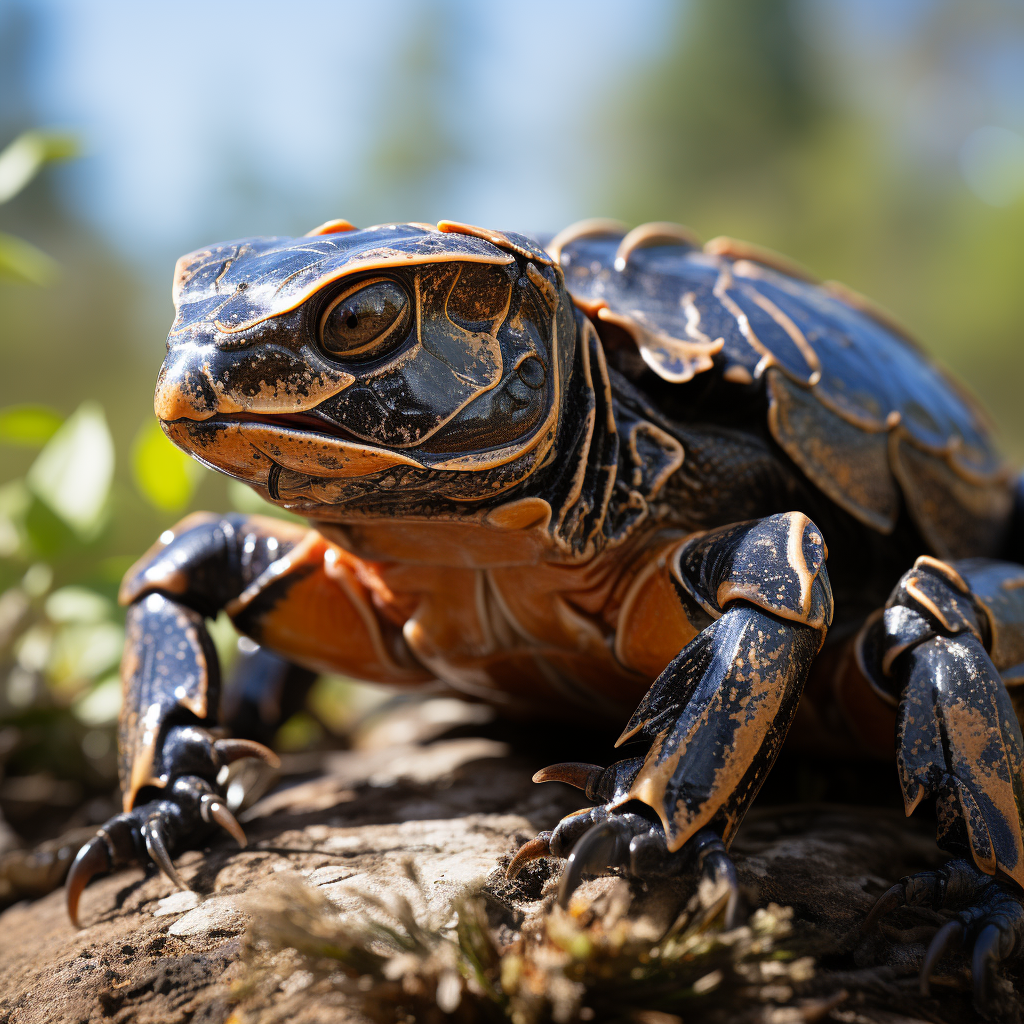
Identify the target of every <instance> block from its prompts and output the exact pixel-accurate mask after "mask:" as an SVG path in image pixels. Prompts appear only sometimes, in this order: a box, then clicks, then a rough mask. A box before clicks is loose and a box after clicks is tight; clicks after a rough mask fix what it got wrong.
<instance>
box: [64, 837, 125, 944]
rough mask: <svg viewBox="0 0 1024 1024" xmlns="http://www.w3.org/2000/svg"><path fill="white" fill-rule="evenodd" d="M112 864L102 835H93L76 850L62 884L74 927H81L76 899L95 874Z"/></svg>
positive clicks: (105, 869) (69, 915) (105, 870)
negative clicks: (65, 880) (65, 879)
mask: <svg viewBox="0 0 1024 1024" xmlns="http://www.w3.org/2000/svg"><path fill="white" fill-rule="evenodd" d="M112 864H113V858H112V857H111V856H110V848H109V846H108V845H107V841H106V839H104V838H103V836H102V835H99V836H93V838H92V839H90V840H89V842H87V843H86V844H85V846H83V847H82V848H81V849H80V850H79V851H78V856H77V857H75V860H74V863H73V864H72V865H71V869H70V870H69V871H68V878H67V882H66V883H65V885H64V895H65V898H66V900H67V908H68V917H70V918H71V923H72V924H73V925H74V926H75V927H76V928H80V927H81V925H79V923H78V901H79V900H80V899H81V897H82V892H83V890H84V889H85V887H86V886H87V885H88V884H89V883H90V882H91V881H92V880H93V879H94V878H95V877H96V876H97V875H102V874H105V873H106V872H107V871H109V870H110V868H111V866H112Z"/></svg>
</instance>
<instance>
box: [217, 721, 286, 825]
mask: <svg viewBox="0 0 1024 1024" xmlns="http://www.w3.org/2000/svg"><path fill="white" fill-rule="evenodd" d="M213 750H214V753H215V754H216V756H217V760H218V761H220V763H221V764H231V762H232V761H237V760H239V759H240V758H243V757H258V758H259V759H260V760H261V761H263V762H264V763H265V764H268V765H270V767H271V768H280V767H281V758H279V757H278V756H277V754H275V753H274V752H273V751H272V750H271V749H270V747H265V746H264V745H263V744H262V743H257V742H256V741H255V740H244V739H236V738H234V737H229V738H227V739H223V740H215V741H214V744H213ZM243 845H244V844H243Z"/></svg>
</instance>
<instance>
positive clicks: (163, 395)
mask: <svg viewBox="0 0 1024 1024" xmlns="http://www.w3.org/2000/svg"><path fill="white" fill-rule="evenodd" d="M217 406H218V400H217V395H216V394H215V393H214V390H213V387H212V386H211V384H210V381H209V378H208V377H207V376H206V374H205V373H203V372H202V371H201V370H196V369H194V368H191V367H181V366H180V364H179V365H176V366H175V365H172V366H171V367H168V366H167V364H166V363H165V364H164V367H163V369H161V371H160V376H159V378H158V379H157V382H156V394H155V395H154V397H153V408H154V410H155V412H156V414H157V416H158V417H159V418H160V419H161V420H164V421H165V422H172V421H174V420H205V419H209V418H210V417H211V416H213V415H215V414H216V413H217V412H220V411H226V410H219V409H218V408H217Z"/></svg>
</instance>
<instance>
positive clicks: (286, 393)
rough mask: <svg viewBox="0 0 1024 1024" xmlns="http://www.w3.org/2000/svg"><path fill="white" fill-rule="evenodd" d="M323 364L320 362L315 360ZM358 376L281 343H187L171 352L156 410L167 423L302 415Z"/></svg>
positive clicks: (160, 382) (159, 385)
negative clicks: (241, 346)
mask: <svg viewBox="0 0 1024 1024" xmlns="http://www.w3.org/2000/svg"><path fill="white" fill-rule="evenodd" d="M316 362H322V361H318V360H317V361H316ZM354 379H355V378H354V377H353V376H352V374H350V373H346V372H345V371H344V370H341V369H340V368H334V367H329V366H325V365H315V357H311V356H310V353H308V352H303V351H299V352H296V351H293V350H292V349H290V348H285V347H284V346H280V345H262V346H259V347H253V348H248V349H246V350H242V351H224V350H223V349H221V348H218V347H216V346H212V345H210V346H207V345H194V344H185V345H178V346H174V347H172V348H171V350H170V351H169V352H168V353H167V358H166V359H165V360H164V364H163V366H162V367H161V368H160V376H159V377H158V378H157V382H156V395H155V397H154V403H153V404H154V407H155V409H156V414H157V416H159V417H160V419H161V420H163V421H164V422H165V423H173V422H174V421H175V420H206V419H209V418H210V417H211V416H217V415H233V414H234V413H242V412H245V413H258V414H266V415H270V416H273V415H275V414H278V415H280V414H287V413H301V412H308V411H309V410H311V409H315V408H316V407H317V406H318V405H320V403H321V402H323V401H325V400H326V399H328V398H331V397H333V396H334V395H336V394H338V393H339V392H341V391H343V390H344V389H345V388H347V387H348V386H349V385H350V384H351V383H352V381H353V380H354Z"/></svg>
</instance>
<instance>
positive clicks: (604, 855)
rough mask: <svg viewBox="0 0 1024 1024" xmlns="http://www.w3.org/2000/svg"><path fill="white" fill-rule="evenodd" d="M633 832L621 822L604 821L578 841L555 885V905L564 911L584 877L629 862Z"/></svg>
mask: <svg viewBox="0 0 1024 1024" xmlns="http://www.w3.org/2000/svg"><path fill="white" fill-rule="evenodd" d="M634 834H635V833H634V830H633V829H631V828H630V827H629V825H628V824H626V823H625V822H624V821H623V820H622V819H620V818H615V817H608V818H605V820H604V821H599V822H598V823H597V824H596V825H594V826H592V827H591V828H590V829H588V830H587V832H585V833H584V834H583V836H581V837H580V839H579V840H577V842H576V845H575V846H574V847H573V848H572V852H571V853H570V854H569V858H568V860H567V861H566V864H565V870H564V871H563V872H562V878H561V881H560V882H559V883H558V905H559V906H560V907H562V909H563V910H564V909H565V908H566V907H568V906H569V899H570V897H571V896H572V894H573V893H574V892H575V891H576V890H577V889H578V888H579V885H580V882H582V881H583V875H584V874H586V873H600V872H602V871H605V870H607V869H608V868H610V867H617V866H620V865H623V864H626V863H628V862H629V841H630V840H631V839H632V838H633V835H634Z"/></svg>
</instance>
